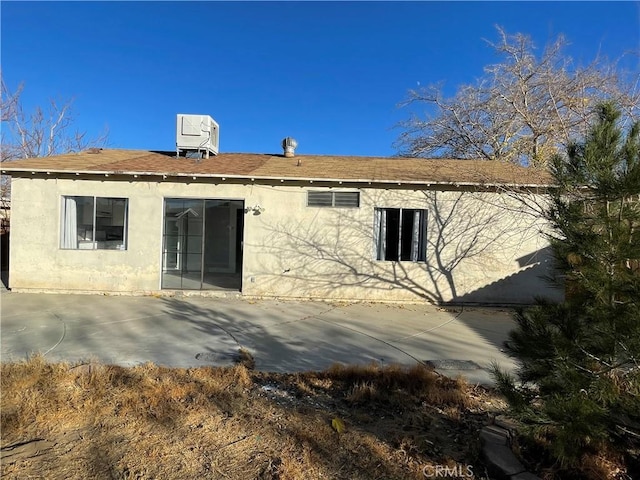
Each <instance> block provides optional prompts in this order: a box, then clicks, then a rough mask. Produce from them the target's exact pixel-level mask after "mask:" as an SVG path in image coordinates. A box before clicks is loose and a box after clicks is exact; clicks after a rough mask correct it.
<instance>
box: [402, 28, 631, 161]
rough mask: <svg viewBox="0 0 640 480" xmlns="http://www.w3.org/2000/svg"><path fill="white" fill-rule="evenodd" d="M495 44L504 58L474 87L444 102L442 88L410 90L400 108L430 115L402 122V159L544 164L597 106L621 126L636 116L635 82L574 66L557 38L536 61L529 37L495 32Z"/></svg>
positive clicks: (613, 69)
mask: <svg viewBox="0 0 640 480" xmlns="http://www.w3.org/2000/svg"><path fill="white" fill-rule="evenodd" d="M498 33H499V37H500V40H499V42H498V43H491V42H488V43H489V45H490V46H491V47H492V48H493V49H494V51H495V52H496V54H497V55H498V56H499V57H500V59H501V60H502V61H501V62H500V63H496V64H493V65H489V66H487V67H485V69H484V75H483V76H482V77H481V78H480V79H479V80H478V81H477V82H476V83H475V84H473V85H463V86H462V87H460V88H459V89H458V91H457V93H456V94H455V95H454V96H453V97H451V98H444V97H443V95H442V88H441V87H442V86H441V85H432V86H428V87H426V88H422V89H418V90H410V91H409V94H408V98H407V100H406V101H405V102H403V105H405V106H406V105H409V104H420V105H426V106H427V107H429V109H430V111H432V112H435V113H433V114H431V115H428V116H427V117H426V118H425V119H422V118H419V117H418V116H415V115H413V116H411V117H410V118H409V119H408V120H406V121H404V122H402V123H401V124H400V127H401V128H403V130H404V131H403V133H402V134H401V135H400V137H399V139H398V141H397V142H396V147H397V148H398V149H399V151H400V153H401V154H402V155H406V156H414V157H450V158H461V159H468V158H475V159H487V160H504V161H509V162H513V163H519V164H523V165H531V166H545V165H546V164H547V162H548V160H549V159H550V158H551V157H552V156H553V155H554V154H555V153H558V152H561V151H565V150H566V147H567V146H568V145H569V144H570V142H571V141H572V140H576V139H577V138H582V137H583V136H584V134H585V133H586V130H587V128H588V125H589V124H590V122H591V121H592V120H594V115H595V110H594V108H595V106H596V105H597V104H599V103H600V102H602V101H603V100H612V101H614V103H615V104H616V105H619V107H620V108H621V109H622V111H623V121H629V120H630V119H633V118H637V117H638V116H640V115H639V113H640V91H639V89H638V87H639V83H640V78H639V77H638V75H637V74H636V75H633V76H631V77H628V76H626V75H624V73H623V72H621V71H620V70H619V69H618V63H617V62H608V61H607V60H606V59H604V58H600V57H598V58H596V59H595V60H594V61H593V62H591V63H590V64H588V65H586V66H575V65H574V64H573V62H572V60H571V58H569V57H567V56H565V55H564V53H563V51H564V49H565V47H566V46H567V45H568V43H567V41H566V40H565V38H564V37H562V36H559V37H558V38H557V39H556V40H555V41H554V42H552V43H550V44H548V45H547V46H546V48H545V49H544V50H543V52H542V54H541V55H540V56H536V51H535V50H536V49H535V46H534V44H533V42H532V40H531V38H530V37H529V36H526V35H523V34H520V33H518V34H515V35H509V34H507V33H505V31H504V30H503V29H502V28H500V27H498Z"/></svg>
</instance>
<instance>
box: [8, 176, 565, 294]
mask: <svg viewBox="0 0 640 480" xmlns="http://www.w3.org/2000/svg"><path fill="white" fill-rule="evenodd" d="M133 180H134V179H133V178H130V179H128V180H126V179H125V180H112V179H109V178H107V177H105V178H104V180H102V179H101V180H90V179H82V178H78V179H77V180H73V179H55V178H14V179H13V181H12V197H13V198H12V206H13V212H12V228H11V258H10V287H11V288H13V289H15V290H18V291H21V290H34V289H35V290H51V291H54V290H64V291H98V292H114V293H115V292H119V293H153V292H158V291H159V290H160V289H161V287H160V285H161V260H162V259H161V256H162V228H163V202H164V198H167V197H171V198H176V197H184V198H208V199H234V200H244V202H245V205H246V206H254V205H260V206H261V207H263V209H264V211H263V212H262V213H260V214H254V213H253V212H248V213H246V214H245V222H244V238H243V240H244V255H243V273H242V279H243V282H242V284H243V287H242V293H243V294H244V295H258V296H281V297H302V298H333V299H363V300H364V299H366V300H386V301H406V300H408V301H416V300H417V301H425V300H426V301H432V302H448V301H459V302H473V303H486V302H489V303H526V302H529V301H531V300H532V298H533V296H535V295H546V296H558V295H559V293H558V292H556V291H553V290H550V289H549V288H548V287H547V284H546V282H545V281H544V280H543V279H542V278H539V275H544V274H546V273H549V270H548V267H549V262H548V260H549V252H548V251H547V249H546V247H547V246H548V245H547V243H546V241H545V240H544V238H543V237H542V236H541V235H540V233H539V232H540V229H541V228H543V227H544V225H543V224H541V223H539V222H537V221H534V218H533V217H531V216H528V215H523V214H522V213H521V212H520V211H519V210H518V209H519V208H520V207H519V205H518V204H517V202H515V201H514V200H512V199H510V198H509V197H508V196H506V195H501V194H498V193H473V192H459V191H412V190H403V189H388V190H385V189H378V188H359V189H356V188H334V190H348V191H354V190H358V191H360V192H361V199H360V208H311V207H307V191H308V190H310V189H313V190H327V188H323V187H319V186H317V184H316V185H312V184H309V183H306V184H302V183H301V184H300V185H295V186H291V185H284V184H280V185H279V184H274V185H273V186H272V185H264V184H263V185H261V184H229V183H225V182H222V181H220V182H219V183H218V184H213V183H198V182H195V181H194V182H192V183H184V182H183V183H178V182H170V181H168V180H159V181H133ZM64 195H90V196H99V197H126V198H128V199H129V206H128V210H129V220H128V248H127V250H124V251H119V250H63V249H60V247H59V245H60V235H61V226H60V225H61V197H62V196H64ZM375 207H380V208H420V209H426V210H427V211H428V214H427V261H426V262H423V263H412V262H381V261H376V260H375V256H374V245H373V228H374V208H375Z"/></svg>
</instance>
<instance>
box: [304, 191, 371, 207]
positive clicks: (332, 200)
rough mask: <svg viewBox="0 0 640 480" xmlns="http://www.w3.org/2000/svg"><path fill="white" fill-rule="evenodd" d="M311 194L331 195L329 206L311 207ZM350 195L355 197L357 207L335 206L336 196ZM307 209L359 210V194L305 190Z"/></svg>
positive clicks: (356, 192) (354, 192)
mask: <svg viewBox="0 0 640 480" xmlns="http://www.w3.org/2000/svg"><path fill="white" fill-rule="evenodd" d="M313 194H325V195H331V205H328V204H326V205H311V202H310V197H311V195H313ZM340 194H351V195H356V199H357V205H336V195H340ZM307 208H360V192H359V191H357V190H355V191H351V190H349V191H341V190H338V191H335V190H307Z"/></svg>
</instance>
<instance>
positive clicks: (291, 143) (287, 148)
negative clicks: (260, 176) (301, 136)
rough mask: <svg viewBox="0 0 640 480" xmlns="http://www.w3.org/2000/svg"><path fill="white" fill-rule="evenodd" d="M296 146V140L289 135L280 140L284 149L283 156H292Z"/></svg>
mask: <svg viewBox="0 0 640 480" xmlns="http://www.w3.org/2000/svg"><path fill="white" fill-rule="evenodd" d="M297 146H298V142H296V141H295V140H294V139H293V138H291V137H287V138H285V139H284V140H282V148H283V149H284V156H285V157H287V158H291V157H293V156H294V152H295V149H296V147H297Z"/></svg>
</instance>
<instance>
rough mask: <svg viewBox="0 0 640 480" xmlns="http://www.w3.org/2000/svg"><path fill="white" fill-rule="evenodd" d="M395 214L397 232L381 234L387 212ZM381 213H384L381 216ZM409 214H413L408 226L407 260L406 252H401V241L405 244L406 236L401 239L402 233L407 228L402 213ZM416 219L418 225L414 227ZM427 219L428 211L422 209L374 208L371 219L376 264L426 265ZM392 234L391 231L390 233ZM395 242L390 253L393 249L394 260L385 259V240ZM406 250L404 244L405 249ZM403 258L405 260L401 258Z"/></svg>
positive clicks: (384, 227) (384, 226)
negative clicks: (409, 238) (390, 238)
mask: <svg viewBox="0 0 640 480" xmlns="http://www.w3.org/2000/svg"><path fill="white" fill-rule="evenodd" d="M390 211H391V212H397V215H398V217H397V225H396V228H397V230H396V231H395V234H394V233H390V232H385V233H383V231H382V230H383V229H386V228H387V227H386V221H387V216H388V212H390ZM382 212H385V214H384V215H383V214H382ZM406 212H410V213H412V214H413V219H412V223H411V225H410V228H411V240H410V243H409V248H410V251H409V255H408V257H409V258H406V257H407V255H406V254H407V252H406V251H404V252H403V240H404V241H405V242H406V236H405V238H404V239H403V231H406V227H407V226H409V225H408V223H407V222H405V221H404V220H405V219H406V218H408V217H405V216H404V215H403V213H405V214H406ZM416 214H417V216H416ZM416 218H417V220H418V223H417V225H416ZM427 219H428V210H427V209H424V208H395V207H375V208H374V218H373V259H374V260H375V261H378V262H405V263H406V262H411V263H426V261H427ZM392 232H393V231H392ZM416 232H417V234H418V238H415V237H414V235H415V234H416ZM390 235H391V236H392V238H393V239H394V240H395V242H394V244H395V245H394V247H393V248H392V249H391V251H394V250H393V249H395V255H393V257H394V258H386V255H387V243H386V241H387V239H388V237H389V236H390ZM404 250H406V244H405V249H404ZM403 257H405V258H403Z"/></svg>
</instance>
